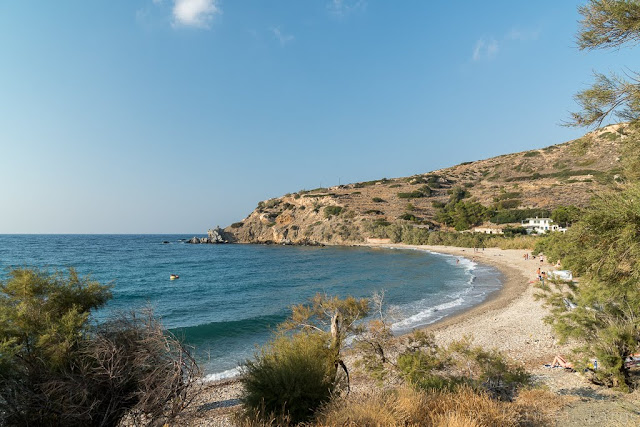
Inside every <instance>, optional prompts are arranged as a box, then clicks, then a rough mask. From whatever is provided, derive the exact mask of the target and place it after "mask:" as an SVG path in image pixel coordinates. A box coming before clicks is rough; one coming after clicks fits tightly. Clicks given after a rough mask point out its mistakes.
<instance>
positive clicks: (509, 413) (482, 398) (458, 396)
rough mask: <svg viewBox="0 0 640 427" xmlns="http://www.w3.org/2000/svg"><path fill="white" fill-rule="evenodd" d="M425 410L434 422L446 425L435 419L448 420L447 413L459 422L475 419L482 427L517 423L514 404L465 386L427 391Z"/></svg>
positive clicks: (517, 417)
mask: <svg viewBox="0 0 640 427" xmlns="http://www.w3.org/2000/svg"><path fill="white" fill-rule="evenodd" d="M425 412H426V413H428V414H429V418H430V420H431V422H432V423H433V424H434V425H449V424H437V423H436V422H445V421H446V420H447V419H449V420H451V417H452V415H451V414H455V415H456V418H457V419H459V420H462V421H464V420H475V421H476V422H477V423H478V425H482V426H496V427H498V426H500V427H502V426H518V425H520V423H519V420H520V414H519V412H518V410H517V408H516V407H515V405H513V404H511V403H508V402H500V401H498V400H494V399H491V398H490V397H489V395H488V394H487V393H484V392H477V391H474V390H473V389H471V388H470V387H466V386H462V387H459V388H458V389H457V390H456V391H455V392H451V393H449V392H444V393H439V392H438V393H433V394H430V396H429V399H428V404H427V407H426V408H425ZM450 425H456V424H450ZM462 425H465V424H462Z"/></svg>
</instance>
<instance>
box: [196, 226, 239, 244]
mask: <svg viewBox="0 0 640 427" xmlns="http://www.w3.org/2000/svg"><path fill="white" fill-rule="evenodd" d="M230 237H232V236H229V235H228V233H226V232H225V231H224V230H223V229H221V228H220V227H216V228H214V229H209V231H207V237H196V236H194V237H192V238H191V239H189V240H187V243H191V244H201V243H209V244H219V243H229V241H230V240H231V239H230Z"/></svg>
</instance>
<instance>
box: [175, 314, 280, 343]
mask: <svg viewBox="0 0 640 427" xmlns="http://www.w3.org/2000/svg"><path fill="white" fill-rule="evenodd" d="M285 320H286V315H285V314H284V313H283V314H271V315H266V316H258V317H251V318H248V319H242V320H231V321H227V322H210V323H204V324H200V325H194V326H187V327H178V328H172V329H170V330H169V331H170V332H171V333H173V334H174V335H176V336H178V337H180V338H184V340H185V341H187V342H188V343H189V344H192V345H197V344H199V343H202V342H206V341H211V340H212V338H213V339H215V338H237V337H243V336H247V335H254V334H261V333H264V332H265V331H268V330H269V329H270V328H273V327H275V326H277V325H278V324H280V323H282V322H284V321H285Z"/></svg>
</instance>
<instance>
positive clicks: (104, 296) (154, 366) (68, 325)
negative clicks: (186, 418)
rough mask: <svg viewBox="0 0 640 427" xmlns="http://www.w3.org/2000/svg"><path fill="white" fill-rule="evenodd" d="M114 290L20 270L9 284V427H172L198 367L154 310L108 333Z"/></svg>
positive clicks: (3, 314) (3, 340)
mask: <svg viewBox="0 0 640 427" xmlns="http://www.w3.org/2000/svg"><path fill="white" fill-rule="evenodd" d="M110 297H111V294H110V292H109V287H108V286H103V285H100V284H99V283H97V282H93V281H91V280H89V279H88V278H82V277H80V276H78V275H77V273H76V272H75V271H74V270H70V271H69V274H68V275H66V276H65V275H62V274H59V273H55V274H49V273H46V272H43V271H39V270H31V269H17V270H13V271H10V272H9V280H8V281H7V282H5V283H0V378H1V379H2V381H0V425H78V426H79V425H87V426H91V425H105V426H115V425H118V424H119V423H120V421H121V420H122V419H123V418H124V417H125V416H128V417H129V418H130V419H131V421H132V423H133V424H139V423H140V422H142V419H144V421H145V423H148V424H164V423H168V422H170V421H171V420H172V419H173V418H175V416H177V414H178V413H179V412H180V411H181V410H182V409H184V407H185V405H186V404H187V402H188V401H187V400H186V393H187V391H188V390H189V388H190V387H191V386H193V384H194V379H195V375H196V374H197V366H196V365H195V362H194V361H193V359H192V358H191V357H190V356H189V354H188V352H187V351H186V350H185V349H184V348H183V347H182V346H181V345H180V343H179V342H178V341H177V340H175V339H174V338H173V337H171V336H169V335H166V334H165V333H164V330H163V328H162V326H161V325H160V324H159V323H158V322H157V321H156V320H155V319H154V318H153V316H152V315H151V314H150V313H148V314H146V315H145V316H142V317H140V316H135V315H130V316H124V315H123V316H121V317H119V318H117V319H115V320H111V321H109V322H107V323H104V324H102V325H99V326H92V325H91V324H90V323H89V321H88V319H89V313H90V311H91V310H92V309H96V308H98V307H100V306H102V305H104V304H105V303H106V301H107V300H108V299H109V298H110Z"/></svg>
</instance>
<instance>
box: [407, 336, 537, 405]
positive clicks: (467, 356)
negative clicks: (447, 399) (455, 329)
mask: <svg viewBox="0 0 640 427" xmlns="http://www.w3.org/2000/svg"><path fill="white" fill-rule="evenodd" d="M409 341H410V342H411V345H410V346H409V347H408V349H407V350H405V351H404V352H403V353H401V354H400V355H399V356H398V360H397V366H398V370H399V371H400V374H401V375H402V376H403V377H404V378H405V379H406V380H407V381H408V382H409V383H410V384H412V385H413V386H414V387H416V388H419V389H423V390H441V391H453V390H456V389H457V388H458V387H460V386H461V385H463V384H465V385H467V386H470V387H472V388H473V389H476V390H479V391H484V392H488V393H489V394H490V395H491V396H492V397H494V398H497V399H499V400H506V401H510V400H512V399H513V397H514V396H515V394H516V392H517V390H518V389H519V388H521V387H523V386H525V385H528V384H530V380H531V377H530V375H529V374H528V373H527V372H526V371H525V370H524V369H522V368H521V367H518V366H515V365H513V364H511V363H509V362H507V360H506V359H505V358H504V356H502V355H501V354H500V353H499V352H498V351H496V350H485V349H483V348H482V347H477V346H476V347H473V346H472V345H471V342H470V341H469V340H468V339H463V340H460V341H455V342H453V343H451V344H449V345H448V346H447V347H440V346H438V345H436V344H435V342H434V339H433V336H430V335H426V334H424V333H414V335H413V336H412V337H410V338H409Z"/></svg>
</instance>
